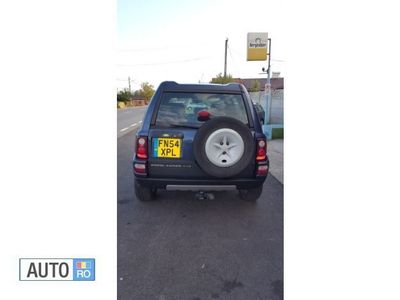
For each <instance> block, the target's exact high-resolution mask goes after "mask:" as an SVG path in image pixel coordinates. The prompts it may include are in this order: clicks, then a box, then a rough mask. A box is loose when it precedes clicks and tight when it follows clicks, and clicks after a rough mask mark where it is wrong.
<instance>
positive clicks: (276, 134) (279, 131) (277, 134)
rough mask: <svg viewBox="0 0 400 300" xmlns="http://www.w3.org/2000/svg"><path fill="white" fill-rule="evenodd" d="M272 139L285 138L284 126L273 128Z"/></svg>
mask: <svg viewBox="0 0 400 300" xmlns="http://www.w3.org/2000/svg"><path fill="white" fill-rule="evenodd" d="M272 139H283V128H272Z"/></svg>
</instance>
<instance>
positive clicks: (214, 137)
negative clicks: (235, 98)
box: [193, 117, 255, 178]
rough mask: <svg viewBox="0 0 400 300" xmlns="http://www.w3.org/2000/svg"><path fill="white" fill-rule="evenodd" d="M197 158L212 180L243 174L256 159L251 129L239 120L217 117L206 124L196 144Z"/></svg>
mask: <svg viewBox="0 0 400 300" xmlns="http://www.w3.org/2000/svg"><path fill="white" fill-rule="evenodd" d="M193 151H194V157H195V159H196V162H197V164H198V165H199V166H200V168H201V169H202V170H203V171H204V172H205V173H207V174H208V175H211V176H213V177H217V178H227V177H232V176H235V175H237V174H239V173H240V172H242V171H243V170H244V169H245V168H246V167H247V166H248V165H249V164H250V163H252V160H253V158H254V153H255V144H254V139H253V136H252V134H251V132H250V129H249V128H248V127H247V126H246V125H245V124H243V123H242V122H240V121H239V120H237V119H234V118H229V117H216V118H212V119H210V120H208V121H207V122H206V123H204V124H203V125H202V126H201V127H200V128H199V130H198V131H197V134H196V136H195V138H194V140H193Z"/></svg>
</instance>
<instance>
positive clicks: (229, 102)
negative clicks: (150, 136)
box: [156, 93, 248, 127]
mask: <svg viewBox="0 0 400 300" xmlns="http://www.w3.org/2000/svg"><path fill="white" fill-rule="evenodd" d="M202 110H207V111H208V112H209V113H210V115H211V118H213V117H218V116H227V117H231V118H235V119H237V120H239V121H241V122H243V123H244V124H246V125H247V124H248V119H247V113H246V108H245V106H244V101H243V97H242V95H240V94H207V93H164V95H163V97H162V99H161V103H160V107H159V109H158V113H157V117H156V125H159V126H170V125H179V124H181V125H190V126H193V127H200V126H201V124H202V122H200V121H198V120H197V113H198V112H199V111H202Z"/></svg>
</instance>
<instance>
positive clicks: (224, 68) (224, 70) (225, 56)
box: [224, 38, 228, 78]
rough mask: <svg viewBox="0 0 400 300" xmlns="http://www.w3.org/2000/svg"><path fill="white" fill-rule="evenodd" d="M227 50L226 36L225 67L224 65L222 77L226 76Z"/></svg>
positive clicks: (226, 41)
mask: <svg viewBox="0 0 400 300" xmlns="http://www.w3.org/2000/svg"><path fill="white" fill-rule="evenodd" d="M227 51H228V38H227V39H226V40H225V67H224V77H225V78H226V59H227V53H228V52H227Z"/></svg>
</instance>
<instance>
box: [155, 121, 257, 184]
mask: <svg viewBox="0 0 400 300" xmlns="http://www.w3.org/2000/svg"><path fill="white" fill-rule="evenodd" d="M196 133H197V130H196V129H188V128H182V129H180V128H169V129H157V128H153V129H150V131H149V160H148V172H149V176H150V177H153V178H185V179H209V178H210V175H208V174H207V173H205V172H204V171H203V170H202V169H201V167H200V166H199V164H198V162H196V161H195V157H194V154H193V139H194V138H195V135H196ZM254 170H255V163H254V164H250V165H249V166H248V167H247V168H246V169H245V170H244V171H243V172H241V173H240V174H239V175H237V176H235V178H249V177H253V176H254Z"/></svg>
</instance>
